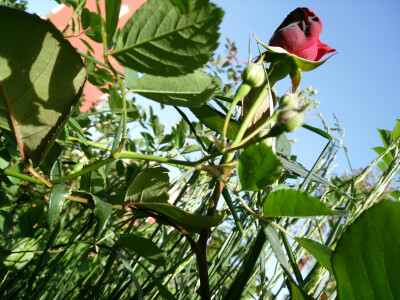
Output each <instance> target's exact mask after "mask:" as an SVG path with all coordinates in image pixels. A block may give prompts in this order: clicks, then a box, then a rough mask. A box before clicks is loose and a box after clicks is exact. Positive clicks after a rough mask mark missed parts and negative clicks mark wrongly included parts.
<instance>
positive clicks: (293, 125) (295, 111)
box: [277, 106, 306, 132]
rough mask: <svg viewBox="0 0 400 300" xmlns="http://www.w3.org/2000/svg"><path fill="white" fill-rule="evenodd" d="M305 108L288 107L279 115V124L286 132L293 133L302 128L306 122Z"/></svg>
mask: <svg viewBox="0 0 400 300" xmlns="http://www.w3.org/2000/svg"><path fill="white" fill-rule="evenodd" d="M305 108H306V106H303V107H298V108H296V107H291V106H286V107H283V108H281V111H280V112H279V113H278V118H277V124H278V125H279V126H280V127H281V128H282V130H284V131H286V132H292V131H295V130H297V129H299V128H300V127H301V125H303V121H304V114H303V111H304V109H305Z"/></svg>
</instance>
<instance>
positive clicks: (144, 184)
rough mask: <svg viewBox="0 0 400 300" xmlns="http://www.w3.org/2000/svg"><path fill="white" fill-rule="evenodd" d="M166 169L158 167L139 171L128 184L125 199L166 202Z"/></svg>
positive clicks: (167, 180) (167, 184)
mask: <svg viewBox="0 0 400 300" xmlns="http://www.w3.org/2000/svg"><path fill="white" fill-rule="evenodd" d="M168 172H169V171H168V169H166V168H162V167H158V168H149V169H145V170H143V171H142V172H140V173H139V174H138V175H137V176H136V177H135V178H134V179H133V180H132V182H131V184H130V185H129V188H128V191H127V192H126V198H125V201H129V202H135V203H136V202H155V203H166V202H167V200H168V194H167V191H168V188H169V176H168Z"/></svg>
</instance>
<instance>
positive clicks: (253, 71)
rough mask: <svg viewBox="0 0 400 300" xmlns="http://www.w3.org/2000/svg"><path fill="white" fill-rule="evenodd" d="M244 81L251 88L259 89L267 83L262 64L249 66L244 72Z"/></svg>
mask: <svg viewBox="0 0 400 300" xmlns="http://www.w3.org/2000/svg"><path fill="white" fill-rule="evenodd" d="M242 80H243V82H244V83H247V84H248V85H250V86H251V87H259V86H261V85H262V84H263V83H264V81H265V71H264V67H263V65H262V64H260V63H257V64H252V63H251V64H249V65H247V66H246V68H244V70H243V72H242Z"/></svg>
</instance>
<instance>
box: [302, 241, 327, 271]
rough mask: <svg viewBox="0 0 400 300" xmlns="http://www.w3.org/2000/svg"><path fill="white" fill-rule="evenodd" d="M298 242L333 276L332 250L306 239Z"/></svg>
mask: <svg viewBox="0 0 400 300" xmlns="http://www.w3.org/2000/svg"><path fill="white" fill-rule="evenodd" d="M296 242H298V243H299V244H300V245H301V246H302V247H303V248H304V249H306V250H307V251H308V252H309V253H310V254H311V255H312V256H314V257H315V259H316V260H317V261H318V262H319V263H320V264H321V265H323V266H324V267H325V268H326V269H327V270H328V271H329V272H330V273H331V274H333V270H332V265H331V256H332V249H331V248H329V247H327V246H325V245H323V244H320V243H318V242H316V241H313V240H310V239H306V238H296Z"/></svg>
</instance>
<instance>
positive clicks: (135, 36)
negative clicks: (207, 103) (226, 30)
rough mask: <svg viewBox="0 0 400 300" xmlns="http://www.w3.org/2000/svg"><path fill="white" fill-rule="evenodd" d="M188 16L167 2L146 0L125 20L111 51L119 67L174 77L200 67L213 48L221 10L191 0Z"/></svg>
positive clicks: (205, 3) (202, 2)
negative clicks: (190, 9) (119, 64)
mask: <svg viewBox="0 0 400 300" xmlns="http://www.w3.org/2000/svg"><path fill="white" fill-rule="evenodd" d="M191 4H192V5H191V7H192V11H191V13H190V14H189V15H186V14H185V13H184V12H182V11H181V10H180V9H179V8H178V7H177V6H175V5H174V4H172V3H171V1H164V0H161V1H160V0H148V1H146V2H145V3H144V4H143V5H142V6H141V7H140V8H139V9H138V10H137V11H136V12H135V13H134V14H133V15H132V17H131V18H130V19H129V20H128V22H127V23H126V24H125V26H124V28H123V29H122V30H121V33H120V35H119V36H118V39H117V42H116V46H115V48H114V50H113V51H112V52H111V55H113V56H114V57H115V58H116V59H117V60H118V61H119V62H120V63H121V64H122V65H123V66H126V67H129V68H132V69H134V70H136V71H138V72H143V73H147V74H152V75H162V76H175V75H181V74H186V73H190V72H193V71H194V70H196V69H198V68H200V67H202V66H203V65H204V64H205V63H206V62H207V61H208V60H209V59H210V57H211V56H212V54H213V51H214V50H215V49H216V48H217V46H218V43H217V40H218V37H219V34H218V27H219V23H220V22H221V20H222V16H223V11H222V10H221V9H220V8H217V7H216V6H215V5H214V4H211V3H209V2H208V1H201V0H192V1H191Z"/></svg>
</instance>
